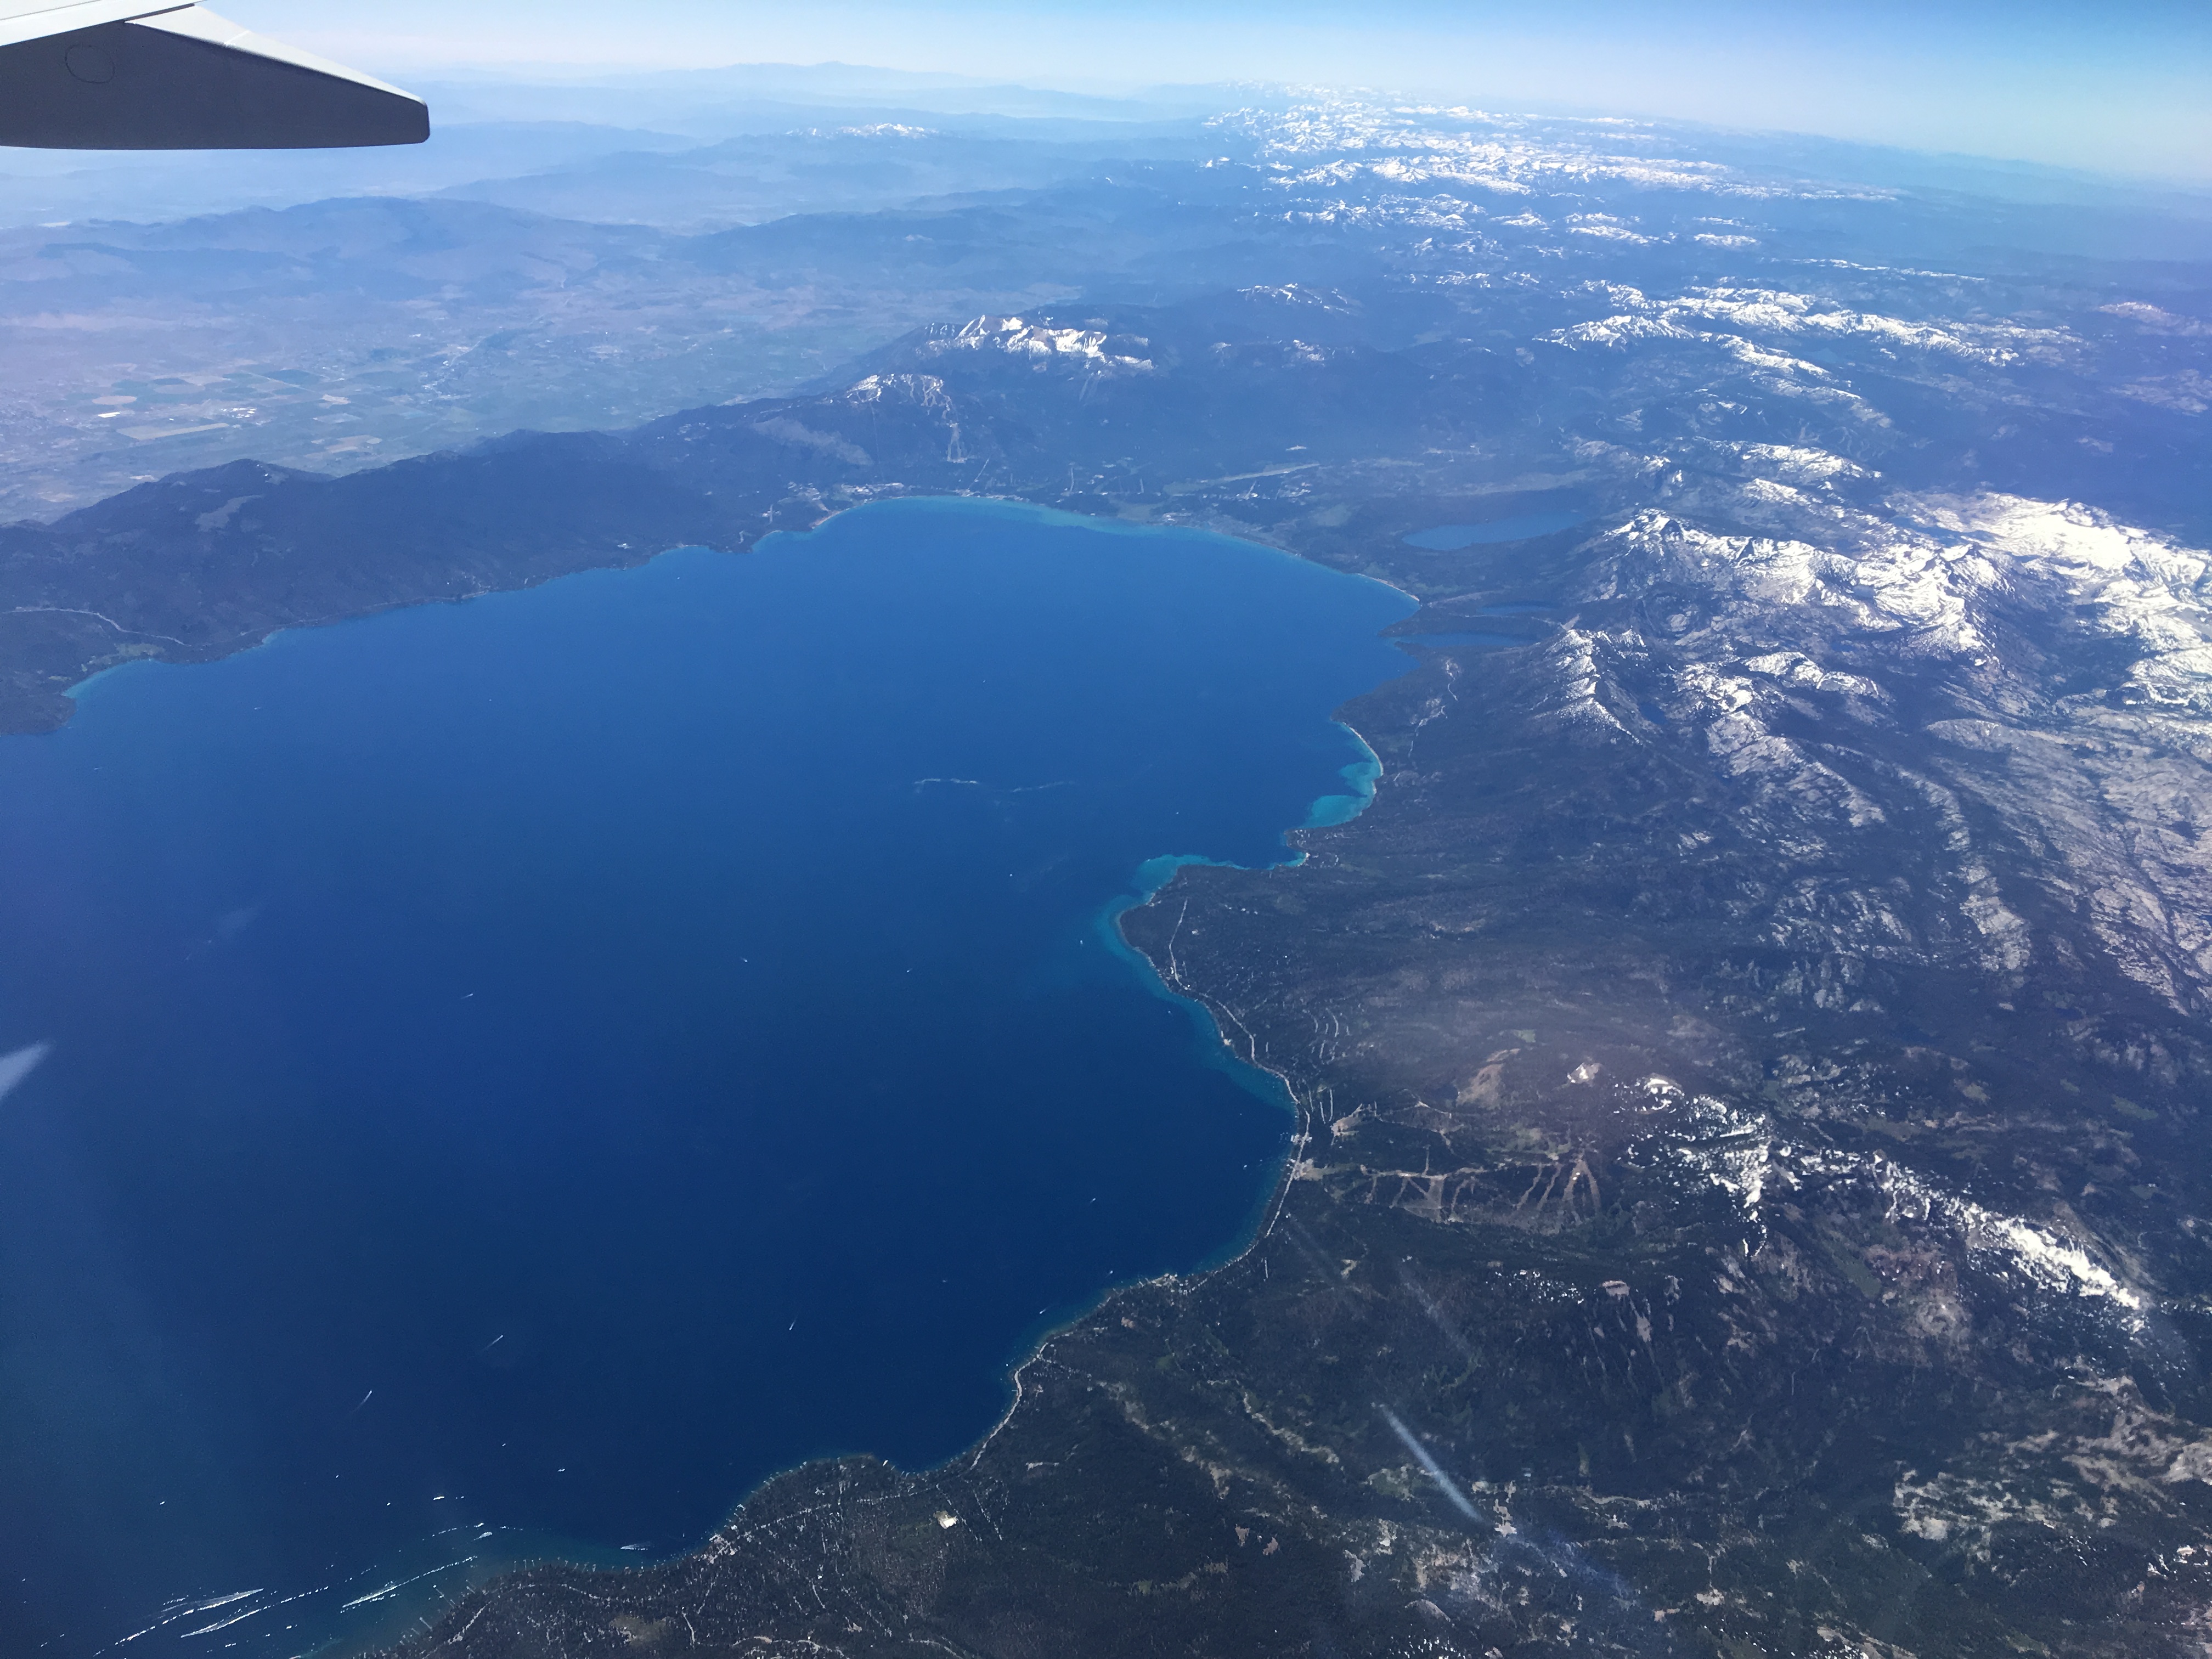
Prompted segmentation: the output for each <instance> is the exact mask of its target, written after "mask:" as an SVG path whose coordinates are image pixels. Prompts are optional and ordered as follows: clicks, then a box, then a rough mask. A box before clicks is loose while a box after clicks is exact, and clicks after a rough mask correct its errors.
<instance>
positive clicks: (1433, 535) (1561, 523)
mask: <svg viewBox="0 0 2212 1659" xmlns="http://www.w3.org/2000/svg"><path fill="white" fill-rule="evenodd" d="M1585 516H1586V515H1585V514H1583V513H1569V512H1553V513H1520V514H1518V515H1516V516H1515V517H1513V518H1510V519H1493V520H1491V521H1490V522H1489V523H1488V524H1440V525H1437V526H1434V527H1433V528H1431V529H1428V530H1416V531H1415V532H1413V534H1412V535H1410V536H1405V537H1401V538H1400V539H1401V540H1402V541H1403V542H1404V543H1405V544H1406V545H1407V546H1408V547H1419V548H1425V549H1426V550H1428V551H1430V552H1431V553H1456V552H1458V551H1459V550H1461V549H1462V548H1468V547H1486V546H1489V545H1492V544H1496V543H1499V542H1525V541H1528V540H1531V539H1533V538H1535V537H1538V536H1556V535H1558V534H1559V532H1561V531H1562V530H1572V529H1573V528H1574V527H1575V526H1577V525H1578V524H1580V523H1582V522H1583V519H1584V517H1585Z"/></svg>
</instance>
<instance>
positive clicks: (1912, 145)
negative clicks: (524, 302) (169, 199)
mask: <svg viewBox="0 0 2212 1659" xmlns="http://www.w3.org/2000/svg"><path fill="white" fill-rule="evenodd" d="M228 10H229V11H230V12H231V13H232V14H233V15H235V16H236V17H237V18H238V19H239V21H241V22H244V23H246V24H247V25H248V26H249V27H257V28H263V29H266V30H269V31H271V32H273V33H276V34H278V35H279V36H281V37H282V38H285V39H289V40H298V41H300V42H301V43H302V44H303V45H306V46H310V47H312V48H313V49H315V50H319V51H325V52H331V53H334V54H336V55H337V56H338V57H340V58H343V59H345V60H347V61H359V62H367V63H369V64H374V65H376V66H377V67H379V68H380V69H382V70H387V71H389V72H392V73H396V74H400V75H403V76H404V75H411V76H415V77H416V78H418V79H419V78H422V77H423V76H425V75H426V74H432V73H436V72H440V71H450V70H453V68H454V67H455V66H458V65H464V64H465V65H471V66H475V67H479V68H482V67H490V66H498V67H505V68H509V69H513V70H537V71H538V72H541V73H543V72H550V71H553V70H556V69H568V70H571V71H573V70H574V67H575V66H578V65H591V66H593V67H594V68H595V69H597V70H600V71H605V70H655V69H687V68H689V69H696V68H703V67H708V66H714V65H722V64H738V63H745V64H765V63H781V64H817V63H822V62H825V61H836V62H842V63H846V64H876V65H882V66H884V67H886V68H889V69H892V70H905V71H923V72H933V73H939V74H950V75H956V76H973V77H976V78H978V79H980V80H984V81H991V80H1000V81H1008V80H1011V81H1019V82H1027V83H1030V84H1033V85H1045V86H1051V87H1056V88H1067V89H1070V90H1080V91H1103V92H1117V93H1126V92H1128V91H1131V90H1134V89H1138V88H1153V87H1161V86H1167V85H1176V84H1182V85H1190V84H1194V83H1206V82H1238V81H1265V82H1292V83H1301V82H1303V83H1313V84H1318V85H1327V86H1330V87H1338V88H1342V87H1352V86H1360V87H1366V88H1376V89H1378V90H1388V91H1391V92H1395V93H1400V94H1410V95H1413V96H1419V97H1428V98H1437V99H1443V100H1451V101H1462V100H1465V101H1472V102H1477V103H1483V104H1486V105H1491V106H1504V107H1513V106H1525V107H1550V108H1552V109H1555V110H1564V111H1571V112H1586V113H1607V114H1623V115H1639V116H1651V117H1662V118H1668V117H1671V118H1680V119H1687V120H1694V121H1702V122H1711V123H1714V124H1717V125H1723V126H1729V127H1737V128H1745V129H1770V130H1778V131H1793V132H1803V133H1808V134H1814V135H1819V136H1823V137H1837V138H1845V139H1853V140H1858V141H1863V142H1868V143H1883V144H1894V145H1899V146H1902V147H1905V148H1908V149H1931V150H1945V151H1954V152H1958V153H1960V154H1965V155H1981V156H1989V157H1995V158H2002V159H2011V160H2018V161H2033V162H2038V163H2042V164H2045V165H2051V166H2059V167H2080V168H2087V169H2092V170H2097V171H2105V172H2113V173H2130V174H2136V175H2142V176H2148V177H2155V178H2163V179H2177V180H2185V181H2194V182H2212V100H2207V99H2205V98H2204V96H2203V88H2204V87H2205V86H2206V85H2207V84H2208V81H2212V10H2208V9H2206V8H2205V7H2203V6H2202V5H2199V4H2190V3H2186V0H2146V3H2143V4H2139V5H2136V6H2134V7H2130V8H2128V9H2126V10H2125V11H2124V13H2121V12H2116V11H2114V10H2112V9H2106V8H2100V7H2096V6H2093V5H2090V4H2087V3H2081V0H2024V3H2021V4H2016V5H2002V4H1999V3H1996V0H1951V3H1937V4H1928V5H1917V6H1916V5H1908V4H1906V3H1904V0H1829V3H1822V4H1815V5H1808V6H1801V7H1796V8H1789V9H1784V8H1777V7H1772V6H1761V5H1756V4H1753V3H1749V0H1717V3H1711V4H1703V5H1696V6H1683V5H1675V6H1664V7H1651V6H1638V5H1635V4H1632V3H1630V0H1559V3H1551V4H1542V5H1539V4H1535V3H1532V0H1477V3H1474V4H1445V3H1443V0H1391V3H1389V4H1386V5H1382V6H1370V7H1365V8H1362V9H1358V10H1356V11H1355V10H1354V9H1352V8H1350V7H1347V6H1345V5H1342V4H1332V3H1327V0H1280V3H1269V4H1261V3H1259V0H1195V3H1188V4H1182V3H1179V4H1172V5H1170V4H1168V3H1165V0H1137V3H1133V4H1115V5H1108V4H1105V3H1103V0H1056V3H1051V4H1048V5H1042V6H1035V5H1032V6H1021V7H1017V6H1013V5H1010V4H1008V3H1006V0H939V3H936V4H932V5H926V6H921V5H902V4H893V3H885V0H828V3H824V4H822V5H818V6H815V7H810V8H805V9H792V8H775V7H769V6H766V5H763V4H760V3H757V0H736V3H732V0H641V3H638V4H635V5H632V6H628V7H625V8H623V9H621V10H620V11H618V12H617V11H616V10H613V9H610V8H607V7H605V6H604V5H602V4H599V3H592V0H532V3H531V4H530V5H528V6H524V5H522V4H520V3H519V0H465V3H463V4H459V5H455V4H452V3H434V0H387V3H384V4H380V6H378V7H377V8H376V9H375V10H374V12H373V13H370V12H364V11H362V9H360V8H358V7H357V6H355V5H349V4H346V3H343V0H231V3H230V5H229V6H228Z"/></svg>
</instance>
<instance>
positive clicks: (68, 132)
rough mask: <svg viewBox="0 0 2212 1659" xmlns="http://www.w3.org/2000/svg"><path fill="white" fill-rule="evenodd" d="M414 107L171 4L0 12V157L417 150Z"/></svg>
mask: <svg viewBox="0 0 2212 1659" xmlns="http://www.w3.org/2000/svg"><path fill="white" fill-rule="evenodd" d="M429 136H430V112H429V110H428V108H426V107H425V106H424V105H423V103H422V100H421V99H419V98H416V97H413V96H411V95H410V94H407V93H404V92H402V91H400V89H399V88H397V87H392V86H386V84H385V83H384V82H381V81H378V80H374V79H373V78H371V77H370V76H366V75H362V74H359V73H356V71H355V70H349V69H347V68H345V67H344V66H343V64H333V63H331V62H329V61H328V60H327V59H325V58H317V57H315V56H313V54H312V53H309V52H299V51H295V49H294V48H292V47H290V46H286V45H284V44H283V42H282V41H278V40H270V39H269V38H268V36H266V35H263V34H255V33H252V31H250V30H247V29H242V28H240V27H239V26H238V25H237V24H235V23H232V22H228V21H225V20H224V19H222V18H220V17H218V16H216V15H215V14H214V13H213V12H211V11H209V10H207V9H205V8H204V7H201V6H196V5H191V4H188V3H187V4H179V3H177V0H166V3H165V0H75V3H70V4H56V3H54V0H0V144H13V145H20V146H26V147H30V148H35V149H320V148H324V147H325V146H327V147H331V148H339V147H350V146H353V145H358V144H419V143H422V141H423V140H424V139H425V138H428V137H429Z"/></svg>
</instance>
